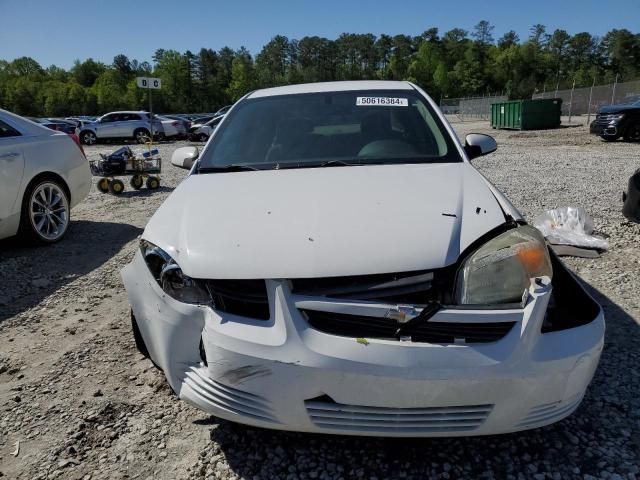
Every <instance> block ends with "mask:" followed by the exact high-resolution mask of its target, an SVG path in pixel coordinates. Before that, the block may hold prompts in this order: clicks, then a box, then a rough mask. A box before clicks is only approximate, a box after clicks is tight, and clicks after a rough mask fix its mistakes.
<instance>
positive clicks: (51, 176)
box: [22, 171, 71, 205]
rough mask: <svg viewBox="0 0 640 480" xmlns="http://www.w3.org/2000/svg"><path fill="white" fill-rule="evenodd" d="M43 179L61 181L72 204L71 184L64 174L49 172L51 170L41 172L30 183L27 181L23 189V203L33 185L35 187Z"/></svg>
mask: <svg viewBox="0 0 640 480" xmlns="http://www.w3.org/2000/svg"><path fill="white" fill-rule="evenodd" d="M42 180H55V181H56V182H59V183H60V186H61V187H62V188H63V189H64V193H66V194H67V198H68V200H69V205H71V190H70V189H69V185H67V181H66V180H65V179H64V178H63V177H62V176H60V175H59V174H57V173H55V172H49V171H45V172H39V173H38V174H36V175H35V176H34V177H33V178H32V179H31V180H29V183H27V185H26V186H25V188H24V190H23V191H22V202H23V203H24V201H25V198H26V194H27V192H29V191H30V189H31V187H33V186H34V185H35V184H36V183H38V182H40V181H42Z"/></svg>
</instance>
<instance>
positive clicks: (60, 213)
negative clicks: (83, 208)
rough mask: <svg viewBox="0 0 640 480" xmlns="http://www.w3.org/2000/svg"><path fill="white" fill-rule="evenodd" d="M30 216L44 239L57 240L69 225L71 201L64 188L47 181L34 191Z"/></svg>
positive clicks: (30, 201) (37, 231) (36, 230)
mask: <svg viewBox="0 0 640 480" xmlns="http://www.w3.org/2000/svg"><path fill="white" fill-rule="evenodd" d="M29 217H30V219H31V225H32V226H33V229H34V231H35V232H36V233H37V234H38V235H39V236H40V237H42V238H43V239H45V240H48V241H56V240H58V239H59V238H60V237H62V235H64V232H65V231H66V230H67V227H68V226H69V202H68V200H67V197H66V195H65V193H64V192H63V191H62V189H61V188H60V187H59V186H58V185H56V184H55V183H52V182H45V183H42V184H40V185H38V187H37V188H36V189H35V190H34V191H33V193H32V194H31V198H30V200H29Z"/></svg>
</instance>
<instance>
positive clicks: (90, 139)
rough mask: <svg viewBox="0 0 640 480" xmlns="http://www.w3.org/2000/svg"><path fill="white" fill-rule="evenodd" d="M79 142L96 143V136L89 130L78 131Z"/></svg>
mask: <svg viewBox="0 0 640 480" xmlns="http://www.w3.org/2000/svg"><path fill="white" fill-rule="evenodd" d="M80 142H81V143H82V144H83V145H95V144H96V143H98V137H96V134H95V133H93V132H92V131H91V130H85V131H84V132H80Z"/></svg>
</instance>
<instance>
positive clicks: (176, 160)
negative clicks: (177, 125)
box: [171, 147, 200, 170]
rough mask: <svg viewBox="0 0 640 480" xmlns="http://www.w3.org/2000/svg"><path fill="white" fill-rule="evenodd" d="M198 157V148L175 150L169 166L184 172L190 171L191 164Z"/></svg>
mask: <svg viewBox="0 0 640 480" xmlns="http://www.w3.org/2000/svg"><path fill="white" fill-rule="evenodd" d="M199 156H200V151H199V150H198V147H181V148H177V149H176V150H175V151H174V152H173V154H172V155H171V165H174V166H176V167H178V168H184V169H185V170H191V167H193V164H194V163H195V161H196V160H197V159H198V157H199Z"/></svg>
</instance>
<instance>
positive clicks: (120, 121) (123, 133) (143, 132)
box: [76, 111, 164, 145]
mask: <svg viewBox="0 0 640 480" xmlns="http://www.w3.org/2000/svg"><path fill="white" fill-rule="evenodd" d="M152 123H153V127H152V128H151V127H150V125H149V113H148V112H142V111H141V112H111V113H107V114H106V115H103V116H102V117H100V118H98V119H97V120H96V121H95V122H82V123H81V124H80V126H78V128H77V129H76V134H77V135H78V137H80V141H81V142H82V143H84V144H85V145H93V144H94V143H97V142H98V141H100V140H105V139H113V138H119V139H124V138H130V139H133V140H135V141H137V142H138V143H144V142H145V141H147V139H149V137H150V136H151V135H150V132H151V131H152V130H153V136H154V137H162V136H163V135H164V129H163V128H162V122H161V121H160V120H158V119H157V118H155V116H154V119H153V122H152Z"/></svg>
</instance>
